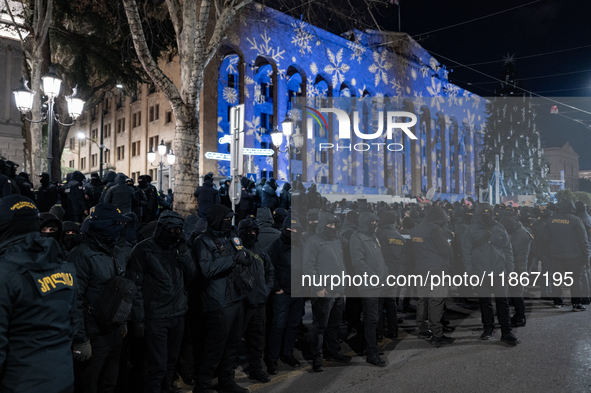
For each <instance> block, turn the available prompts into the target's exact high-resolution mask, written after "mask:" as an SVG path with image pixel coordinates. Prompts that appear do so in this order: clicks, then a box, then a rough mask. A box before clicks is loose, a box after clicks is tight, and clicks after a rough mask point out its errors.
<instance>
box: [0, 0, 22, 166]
mask: <svg viewBox="0 0 591 393" xmlns="http://www.w3.org/2000/svg"><path fill="white" fill-rule="evenodd" d="M8 3H9V4H10V5H11V7H12V6H20V3H14V2H12V1H9V2H8ZM17 22H18V21H17ZM11 26H12V22H11V20H10V16H9V15H8V13H7V12H6V4H5V3H4V1H2V2H0V158H2V159H5V160H11V161H14V162H16V163H17V164H19V165H20V166H21V169H23V168H25V146H24V144H25V138H24V137H23V129H22V127H23V123H22V122H21V114H20V112H19V111H18V110H17V109H16V106H15V104H14V98H13V94H12V90H13V89H16V88H18V86H19V81H20V79H21V75H22V66H23V53H22V50H21V44H20V42H19V40H18V36H17V35H16V32H15V31H14V30H12V29H11Z"/></svg>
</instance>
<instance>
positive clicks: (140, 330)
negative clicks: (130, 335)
mask: <svg viewBox="0 0 591 393" xmlns="http://www.w3.org/2000/svg"><path fill="white" fill-rule="evenodd" d="M145 330H146V325H144V323H143V322H136V323H135V334H134V335H135V336H136V337H137V338H142V337H144V332H145Z"/></svg>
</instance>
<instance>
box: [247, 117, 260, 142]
mask: <svg viewBox="0 0 591 393" xmlns="http://www.w3.org/2000/svg"><path fill="white" fill-rule="evenodd" d="M244 123H245V124H246V135H254V137H255V138H256V139H257V140H258V141H259V142H260V141H261V136H260V135H259V132H258V131H259V127H260V126H261V118H260V117H259V116H253V117H252V120H251V121H248V120H245V121H244Z"/></svg>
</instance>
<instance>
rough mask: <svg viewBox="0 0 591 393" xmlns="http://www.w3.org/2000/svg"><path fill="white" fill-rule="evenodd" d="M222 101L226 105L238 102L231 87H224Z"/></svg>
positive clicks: (236, 95)
mask: <svg viewBox="0 0 591 393" xmlns="http://www.w3.org/2000/svg"><path fill="white" fill-rule="evenodd" d="M224 100H225V101H226V102H227V103H228V104H235V103H236V102H237V101H238V92H237V91H236V89H234V88H232V87H227V86H226V87H224Z"/></svg>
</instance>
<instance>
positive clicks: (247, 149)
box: [242, 147, 275, 156]
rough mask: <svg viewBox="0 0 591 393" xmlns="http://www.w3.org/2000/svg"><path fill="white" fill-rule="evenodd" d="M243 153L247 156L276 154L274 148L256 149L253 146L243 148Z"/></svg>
mask: <svg viewBox="0 0 591 393" xmlns="http://www.w3.org/2000/svg"><path fill="white" fill-rule="evenodd" d="M242 153H243V154H244V155H247V156H272V155H273V154H275V151H274V150H273V149H254V148H251V147H245V148H244V149H242Z"/></svg>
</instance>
